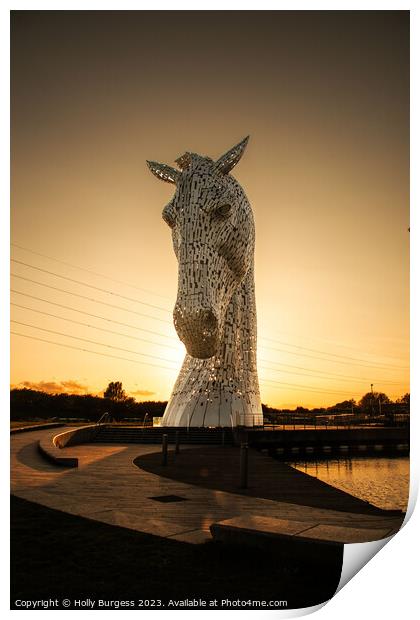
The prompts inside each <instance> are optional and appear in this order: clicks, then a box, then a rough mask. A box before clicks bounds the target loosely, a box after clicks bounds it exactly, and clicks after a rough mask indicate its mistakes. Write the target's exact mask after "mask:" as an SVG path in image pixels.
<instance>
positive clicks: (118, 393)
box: [104, 381, 128, 403]
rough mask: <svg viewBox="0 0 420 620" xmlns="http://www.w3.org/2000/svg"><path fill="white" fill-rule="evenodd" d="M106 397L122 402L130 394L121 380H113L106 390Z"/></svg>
mask: <svg viewBox="0 0 420 620" xmlns="http://www.w3.org/2000/svg"><path fill="white" fill-rule="evenodd" d="M104 398H109V399H110V400H113V401H115V402H117V403H120V402H123V401H125V400H127V398H128V396H127V394H126V393H125V391H124V390H123V386H122V383H121V381H111V383H108V387H107V388H106V390H105V392H104Z"/></svg>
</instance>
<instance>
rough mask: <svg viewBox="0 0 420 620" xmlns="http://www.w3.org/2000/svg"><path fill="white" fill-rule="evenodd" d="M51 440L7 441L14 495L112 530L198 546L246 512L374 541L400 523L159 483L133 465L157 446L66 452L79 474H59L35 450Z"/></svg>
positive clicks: (23, 437) (22, 437)
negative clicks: (368, 533)
mask: <svg viewBox="0 0 420 620" xmlns="http://www.w3.org/2000/svg"><path fill="white" fill-rule="evenodd" d="M48 435H49V436H50V437H51V436H53V433H52V432H51V430H47V431H32V432H31V433H28V434H25V433H19V434H16V435H13V436H12V437H11V465H12V471H11V490H12V493H14V494H16V495H17V496H19V497H22V498H23V499H28V500H29V501H32V502H37V503H40V504H42V505H45V506H48V507H50V508H55V509H57V510H61V511H64V512H69V513H71V514H74V515H79V516H82V517H83V516H84V517H87V518H90V519H95V520H98V521H103V522H106V523H112V524H113V525H120V526H122V527H128V528H130V529H138V530H139V531H144V532H148V533H151V534H156V535H159V536H166V537H173V538H176V539H177V540H181V539H182V540H184V541H188V542H191V543H194V542H195V543H201V542H203V540H208V539H209V538H210V526H211V525H212V524H213V523H215V522H218V521H223V520H226V519H232V518H234V517H241V516H243V515H250V516H257V517H271V518H277V519H278V518H282V519H286V520H291V521H292V520H294V521H296V520H297V521H304V522H308V524H309V525H321V524H324V525H327V524H329V525H337V526H342V527H344V528H347V527H349V526H350V527H356V528H357V527H359V528H368V529H371V530H372V536H373V538H372V539H371V540H375V539H376V538H375V536H377V535H378V532H377V530H378V529H381V528H383V529H388V530H389V529H392V528H395V529H398V528H399V527H400V525H401V521H402V518H399V517H398V518H397V517H387V516H381V515H380V514H375V515H369V514H357V513H346V512H341V511H334V510H329V509H322V508H313V507H310V506H302V505H300V506H298V505H296V504H293V503H288V502H279V501H273V500H271V499H262V498H259V497H251V496H245V495H240V494H235V493H229V492H225V491H220V490H215V489H209V488H203V487H201V486H198V485H193V484H186V483H184V482H180V481H178V480H171V479H169V478H163V477H161V476H159V475H156V474H153V473H150V472H148V471H144V470H141V469H139V468H138V467H137V466H135V465H134V464H133V460H134V459H135V458H136V457H138V456H139V455H142V454H150V453H152V452H155V451H156V449H157V446H155V445H141V444H130V445H118V444H117V445H116V444H109V445H107V444H86V445H79V446H74V447H70V448H64V449H63V451H65V452H66V454H68V456H72V457H75V458H78V459H79V467H78V468H77V469H69V470H64V469H63V468H58V467H57V468H56V467H54V466H52V465H51V464H50V463H48V462H47V461H44V460H43V458H42V456H41V455H40V454H39V452H38V450H37V442H38V441H39V439H42V438H44V439H45V437H46V436H47V437H48ZM200 448H201V446H197V448H196V450H200ZM220 449H223V448H220ZM162 495H180V496H182V497H186V498H187V501H182V502H177V503H160V502H156V501H154V500H151V499H150V498H151V497H154V496H162ZM180 537H182V538H180Z"/></svg>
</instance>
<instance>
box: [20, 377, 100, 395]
mask: <svg viewBox="0 0 420 620" xmlns="http://www.w3.org/2000/svg"><path fill="white" fill-rule="evenodd" d="M22 388H27V389H28V390H38V391H39V392H46V393H47V394H87V393H88V386H87V385H85V384H83V383H79V381H75V380H74V379H68V380H67V381H21V382H20V383H17V384H15V385H12V389H22Z"/></svg>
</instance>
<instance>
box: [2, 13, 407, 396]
mask: <svg viewBox="0 0 420 620" xmlns="http://www.w3.org/2000/svg"><path fill="white" fill-rule="evenodd" d="M11 87H12V229H11V240H12V247H11V254H12V263H11V272H12V274H13V275H12V278H11V288H12V293H11V301H12V306H11V317H12V324H11V331H12V354H11V384H12V385H13V386H21V387H23V386H25V385H26V386H28V387H40V388H43V389H46V390H49V391H60V390H61V391H69V392H76V393H86V392H89V393H98V392H101V391H102V390H103V389H104V388H105V387H106V385H107V384H108V382H109V381H113V380H120V381H122V382H123V386H124V387H125V389H126V391H127V392H128V393H129V394H131V395H133V396H135V397H136V398H138V399H139V400H149V399H152V400H165V399H167V398H168V397H169V395H170V392H171V389H172V386H173V383H174V381H175V379H176V376H177V373H178V370H179V368H180V365H181V361H182V358H183V352H184V347H183V345H182V344H181V343H180V342H179V341H178V338H177V336H176V332H175V329H174V327H173V325H172V307H173V305H174V302H175V298H176V291H177V264H176V259H175V256H174V254H173V250H172V245H171V239H170V231H169V229H168V227H167V226H166V224H165V223H164V222H163V220H162V219H161V211H162V208H163V207H164V205H165V204H166V203H167V202H168V201H169V200H170V199H171V197H172V194H173V186H171V185H168V184H165V183H160V182H159V181H157V180H156V179H155V178H154V177H153V176H152V175H151V174H150V172H149V171H148V169H147V167H146V163H145V161H146V159H151V160H157V161H162V162H165V163H168V164H171V165H173V162H174V160H175V159H176V158H177V157H178V156H180V155H181V154H182V153H184V152H185V151H187V150H188V151H195V152H198V153H200V154H203V155H208V156H210V157H212V158H217V157H219V156H220V155H221V154H222V153H223V152H225V151H226V150H227V149H228V148H230V147H231V146H233V145H234V144H236V143H237V142H239V141H240V140H241V139H242V138H243V137H244V136H246V135H248V134H250V135H251V138H250V141H249V144H248V147H247V151H246V153H245V155H244V157H243V159H242V161H241V162H240V164H239V165H238V166H237V167H236V168H235V170H234V172H233V175H234V176H235V177H236V178H237V179H238V181H239V182H240V183H241V185H242V186H243V188H244V190H245V192H246V193H247V196H248V198H249V200H250V202H251V205H252V207H253V211H254V216H255V222H256V237H257V241H256V256H255V263H256V294H257V310H258V360H259V377H260V382H261V395H262V401H263V402H265V403H268V404H270V405H272V406H283V407H286V406H291V407H294V406H296V405H304V406H318V405H324V406H328V405H332V404H334V403H336V402H340V401H342V400H344V399H347V398H355V399H356V400H358V399H359V398H360V397H361V396H362V395H363V394H364V393H366V392H367V391H369V390H370V384H371V383H373V384H374V389H375V390H377V391H382V392H385V393H387V394H388V395H389V396H390V397H391V398H397V397H398V396H401V395H402V394H404V393H405V392H407V391H409V371H408V365H409V232H408V228H409V225H410V224H409V14H408V12H393V11H387V12H351V13H349V12H346V11H342V12H337V13H335V12H314V13H310V12H281V11H279V12H251V11H243V12H230V11H229V12H223V13H222V12H217V11H215V12H208V11H200V12H188V11H187V12H185V11H179V12H170V11H164V12H154V11H149V12H142V11H138V12H106V11H99V12H66V11H60V12H43V11H40V12H34V13H31V12H14V13H13V15H12V84H11Z"/></svg>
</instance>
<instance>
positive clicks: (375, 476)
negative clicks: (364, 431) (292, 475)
mask: <svg viewBox="0 0 420 620" xmlns="http://www.w3.org/2000/svg"><path fill="white" fill-rule="evenodd" d="M288 464H289V465H292V466H293V467H295V468H296V469H298V470H300V471H303V472H305V474H309V475H310V476H315V477H316V478H319V479H320V480H323V481H324V482H326V483H327V484H330V485H332V486H334V487H336V488H338V489H341V490H343V491H346V492H347V493H350V494H351V495H355V496H356V497H359V498H360V499H364V500H365V501H368V502H370V503H371V504H374V505H375V506H377V507H378V508H383V509H386V510H397V509H399V510H406V508H407V502H408V494H409V473H410V471H409V469H410V466H409V459H408V457H395V458H386V457H381V458H377V457H373V458H372V457H357V456H356V457H352V458H340V459H325V460H320V461H314V460H310V461H302V460H300V461H293V462H290V461H289V463H288Z"/></svg>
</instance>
